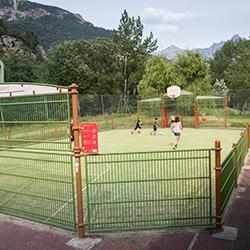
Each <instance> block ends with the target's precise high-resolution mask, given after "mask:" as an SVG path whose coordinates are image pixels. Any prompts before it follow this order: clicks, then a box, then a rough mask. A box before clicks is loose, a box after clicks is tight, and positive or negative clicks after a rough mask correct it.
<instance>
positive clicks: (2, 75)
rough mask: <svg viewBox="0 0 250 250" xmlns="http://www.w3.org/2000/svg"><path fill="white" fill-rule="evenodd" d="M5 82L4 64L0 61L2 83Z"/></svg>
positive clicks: (0, 81) (0, 79) (0, 80)
mask: <svg viewBox="0 0 250 250" xmlns="http://www.w3.org/2000/svg"><path fill="white" fill-rule="evenodd" d="M2 82H4V64H3V62H2V61H1V60H0V83H2Z"/></svg>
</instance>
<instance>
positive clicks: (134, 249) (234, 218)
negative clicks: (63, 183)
mask: <svg viewBox="0 0 250 250" xmlns="http://www.w3.org/2000/svg"><path fill="white" fill-rule="evenodd" d="M224 225H226V226H229V227H233V230H234V232H237V231H238V233H237V234H235V235H234V237H235V238H236V239H235V240H223V239H217V238H215V237H213V234H214V233H215V232H214V230H213V229H210V230H203V231H195V230H193V231H184V230H183V231H175V232H173V231H172V232H170V231H150V232H133V233H121V234H106V235H105V236H103V237H101V236H99V238H101V239H100V241H101V242H99V243H98V244H97V245H95V246H93V241H90V242H89V241H88V239H85V240H84V241H80V243H79V242H76V245H74V244H73V245H74V247H73V246H68V245H66V244H67V243H68V242H69V241H70V240H71V239H72V238H74V236H75V235H72V234H70V233H68V232H65V231H61V230H57V229H51V228H49V227H47V226H43V225H39V224H36V223H30V222H26V221H23V220H19V219H14V218H11V217H8V216H2V215H0V250H70V249H71V250H72V249H92V250H141V249H143V250H163V249H164V250H165V249H167V250H204V249H206V250H207V249H208V250H209V249H211V250H237V249H239V250H248V249H250V154H249V155H248V158H247V162H246V166H245V167H244V168H243V170H242V172H241V175H240V178H239V184H238V187H237V190H236V192H235V193H234V195H233V197H232V200H231V203H230V205H229V208H228V211H227V215H226V218H225V220H224ZM73 240H74V239H73ZM94 243H96V241H94ZM71 245H72V244H71Z"/></svg>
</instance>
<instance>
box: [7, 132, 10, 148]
mask: <svg viewBox="0 0 250 250" xmlns="http://www.w3.org/2000/svg"><path fill="white" fill-rule="evenodd" d="M6 142H7V146H10V128H6Z"/></svg>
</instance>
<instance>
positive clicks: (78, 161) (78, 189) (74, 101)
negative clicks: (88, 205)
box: [69, 83, 84, 238]
mask: <svg viewBox="0 0 250 250" xmlns="http://www.w3.org/2000/svg"><path fill="white" fill-rule="evenodd" d="M69 90H70V94H71V96H72V118H73V134H74V158H75V174H76V193H77V212H78V233H79V238H83V237H84V221H83V198H82V176H81V148H80V126H79V117H78V91H77V85H76V84H75V83H72V85H70V86H69Z"/></svg>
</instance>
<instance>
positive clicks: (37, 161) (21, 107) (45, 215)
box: [0, 93, 76, 230]
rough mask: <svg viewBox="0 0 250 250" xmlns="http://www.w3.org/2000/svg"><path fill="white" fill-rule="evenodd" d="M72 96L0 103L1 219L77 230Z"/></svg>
mask: <svg viewBox="0 0 250 250" xmlns="http://www.w3.org/2000/svg"><path fill="white" fill-rule="evenodd" d="M69 108H70V102H69V95H68V93H61V94H59V93H58V94H49V95H34V96H17V97H4V98H0V131H1V132H0V213H5V214H10V215H14V216H18V217H22V218H26V219H29V220H34V221H38V222H41V223H45V224H49V225H52V226H56V227H61V228H65V229H69V230H75V229H76V222H75V218H76V216H75V193H74V178H73V168H72V162H73V159H72V152H71V142H70V138H69V133H68V128H69V123H70V110H69Z"/></svg>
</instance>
